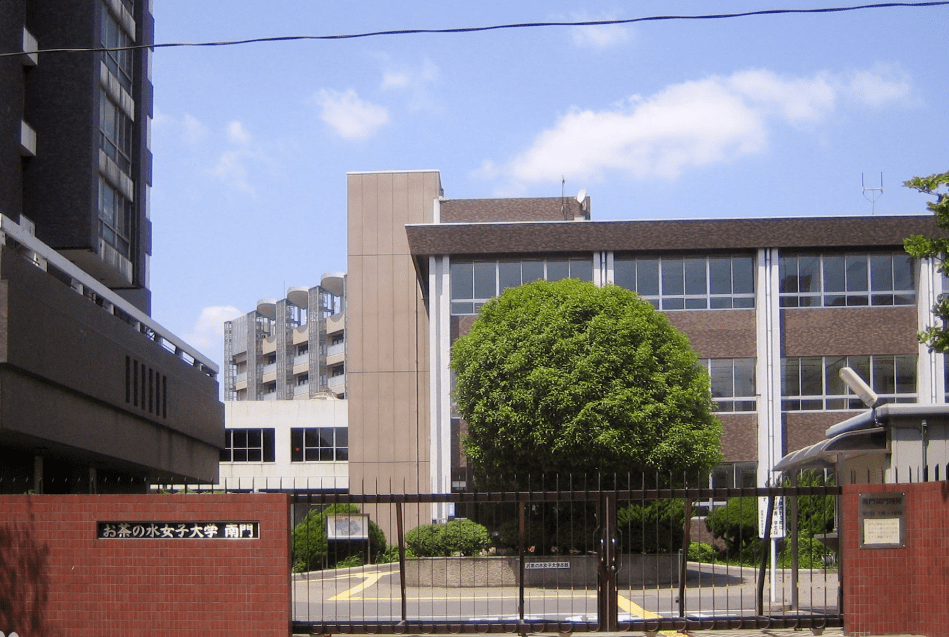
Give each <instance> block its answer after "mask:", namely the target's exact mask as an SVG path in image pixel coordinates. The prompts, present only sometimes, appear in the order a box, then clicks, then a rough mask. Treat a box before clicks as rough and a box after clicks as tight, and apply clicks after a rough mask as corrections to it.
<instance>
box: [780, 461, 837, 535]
mask: <svg viewBox="0 0 949 637" xmlns="http://www.w3.org/2000/svg"><path fill="white" fill-rule="evenodd" d="M797 484H798V486H801V487H822V486H825V485H831V484H833V480H830V481H829V482H828V481H825V480H824V472H823V471H804V472H802V473H801V474H800V475H799V476H798V480H797ZM834 504H835V498H834V496H832V495H802V496H799V497H798V499H797V528H798V534H799V535H800V536H801V537H802V538H804V537H806V538H811V537H814V536H815V535H819V534H821V533H829V532H830V531H833V530H834ZM788 515H790V512H789V513H788Z"/></svg>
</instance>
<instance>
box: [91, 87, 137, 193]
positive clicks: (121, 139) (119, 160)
mask: <svg viewBox="0 0 949 637" xmlns="http://www.w3.org/2000/svg"><path fill="white" fill-rule="evenodd" d="M133 130H134V125H133V123H132V120H131V119H130V118H129V116H128V115H126V114H125V111H123V110H122V109H121V108H119V107H118V106H116V105H115V104H114V103H113V102H112V100H110V99H109V98H108V96H107V95H106V93H105V91H102V92H101V95H100V96H99V145H100V147H101V148H102V150H103V151H104V152H105V154H106V155H108V156H109V158H110V159H111V160H112V161H114V162H115V163H116V165H118V167H119V169H120V170H122V172H124V173H125V174H126V175H130V174H131V173H132V137H133V133H132V131H133Z"/></svg>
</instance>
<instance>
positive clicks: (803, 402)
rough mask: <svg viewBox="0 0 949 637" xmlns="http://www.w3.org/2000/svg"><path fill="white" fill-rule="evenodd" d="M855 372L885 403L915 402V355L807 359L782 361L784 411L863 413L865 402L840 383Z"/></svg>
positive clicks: (812, 357) (844, 384) (818, 357)
mask: <svg viewBox="0 0 949 637" xmlns="http://www.w3.org/2000/svg"><path fill="white" fill-rule="evenodd" d="M843 367H850V368H852V369H853V370H854V371H855V372H857V374H859V375H860V377H861V378H863V379H864V380H865V381H867V382H868V383H869V385H870V387H871V388H872V389H873V391H874V392H876V393H877V394H878V395H879V396H880V402H881V404H882V403H894V402H896V403H912V402H916V355H915V354H907V355H902V356H888V355H883V356H876V355H875V356H806V357H801V358H786V359H784V360H783V361H782V369H781V395H782V397H783V400H782V408H783V409H784V411H822V410H825V409H863V408H864V404H863V402H862V401H861V400H860V399H859V398H858V397H857V396H855V395H854V394H853V392H851V391H850V389H849V388H848V387H847V385H846V383H844V381H842V380H841V379H840V370H841V368H843Z"/></svg>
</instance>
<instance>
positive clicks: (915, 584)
mask: <svg viewBox="0 0 949 637" xmlns="http://www.w3.org/2000/svg"><path fill="white" fill-rule="evenodd" d="M880 492H903V493H905V494H906V498H905V505H904V506H905V512H906V546H905V548H891V549H876V548H863V549H862V548H860V536H859V531H860V529H859V527H858V522H859V517H858V514H859V496H860V494H861V493H880ZM841 519H842V528H841V538H842V551H843V555H842V557H841V560H842V561H841V563H842V567H843V599H844V621H845V631H846V633H847V634H848V635H906V634H910V635H926V636H927V637H939V636H942V635H946V636H949V483H947V482H926V483H919V484H874V485H849V486H845V487H844V496H843V510H842V515H841Z"/></svg>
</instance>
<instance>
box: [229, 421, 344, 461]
mask: <svg viewBox="0 0 949 637" xmlns="http://www.w3.org/2000/svg"><path fill="white" fill-rule="evenodd" d="M224 436H225V438H224V449H222V450H221V462H275V459H276V436H275V430H274V429H267V428H262V429H226V430H225V431H224ZM348 459H349V430H348V429H347V428H345V427H308V428H293V429H291V430H290V461H291V462H334V461H336V462H341V461H345V460H348Z"/></svg>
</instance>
